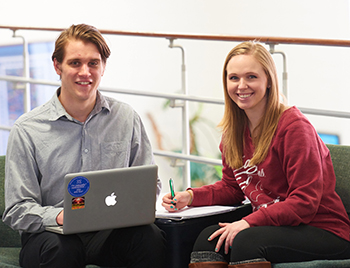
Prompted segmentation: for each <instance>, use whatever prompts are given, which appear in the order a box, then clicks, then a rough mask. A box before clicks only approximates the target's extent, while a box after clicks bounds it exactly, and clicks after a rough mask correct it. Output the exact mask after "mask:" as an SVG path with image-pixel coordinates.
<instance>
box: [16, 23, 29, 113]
mask: <svg viewBox="0 0 350 268" xmlns="http://www.w3.org/2000/svg"><path fill="white" fill-rule="evenodd" d="M13 37H19V38H22V40H23V75H22V76H23V77H24V78H30V71H29V53H28V42H27V40H26V39H25V38H24V37H23V36H17V35H16V30H14V31H13ZM23 101H24V104H23V105H24V112H25V113H26V112H29V111H30V110H31V101H30V84H29V83H25V84H24V96H23Z"/></svg>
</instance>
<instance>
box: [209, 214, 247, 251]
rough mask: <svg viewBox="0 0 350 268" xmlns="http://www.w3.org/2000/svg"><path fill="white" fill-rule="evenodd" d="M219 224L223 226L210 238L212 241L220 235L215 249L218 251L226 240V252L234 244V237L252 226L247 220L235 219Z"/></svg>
mask: <svg viewBox="0 0 350 268" xmlns="http://www.w3.org/2000/svg"><path fill="white" fill-rule="evenodd" d="M219 226H220V227H221V228H220V229H219V230H217V231H215V232H214V233H213V234H212V235H211V236H210V237H209V238H208V240H209V241H211V240H213V239H214V238H215V237H217V236H219V235H220V237H219V240H218V242H217V243H216V247H215V251H216V252H218V251H219V250H220V248H221V246H222V245H223V243H224V242H225V254H227V253H228V250H229V248H230V247H231V246H232V242H233V239H234V238H235V237H236V235H237V234H238V233H239V232H240V231H242V230H244V229H247V228H249V227H250V225H249V223H248V222H246V221H245V220H240V221H235V222H233V223H219Z"/></svg>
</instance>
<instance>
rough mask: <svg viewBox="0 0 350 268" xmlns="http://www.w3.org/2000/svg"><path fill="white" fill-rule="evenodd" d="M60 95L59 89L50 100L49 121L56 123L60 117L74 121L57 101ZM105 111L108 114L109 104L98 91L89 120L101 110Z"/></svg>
mask: <svg viewBox="0 0 350 268" xmlns="http://www.w3.org/2000/svg"><path fill="white" fill-rule="evenodd" d="M60 93H61V88H58V89H57V91H56V93H55V94H54V95H53V97H52V98H51V101H50V103H51V115H50V118H49V120H50V121H56V120H59V119H60V118H62V117H66V118H67V119H68V120H71V121H74V118H73V117H72V116H71V115H70V114H68V113H67V111H66V110H65V109H64V107H63V105H62V104H61V102H60V100H59V99H58V96H59V95H60ZM105 109H106V110H107V111H108V112H109V111H110V110H111V109H110V106H109V103H108V101H107V99H106V97H105V96H103V95H102V94H101V92H100V91H99V90H97V96H96V103H95V107H94V108H93V109H92V111H91V113H90V115H89V118H91V117H92V116H94V115H95V114H98V113H100V112H101V111H103V110H105Z"/></svg>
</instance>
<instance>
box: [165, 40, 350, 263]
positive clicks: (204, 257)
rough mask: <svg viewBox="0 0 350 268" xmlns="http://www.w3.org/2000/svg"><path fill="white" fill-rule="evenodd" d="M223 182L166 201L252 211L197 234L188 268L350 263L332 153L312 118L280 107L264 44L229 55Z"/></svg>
mask: <svg viewBox="0 0 350 268" xmlns="http://www.w3.org/2000/svg"><path fill="white" fill-rule="evenodd" d="M223 84H224V93H225V112H224V117H223V119H222V121H221V123H220V126H221V128H222V133H223V135H222V141H221V144H220V150H221V152H222V163H223V177H222V180H221V181H218V182H216V183H214V184H212V185H206V186H202V187H200V188H190V189H187V190H186V191H184V192H177V193H176V195H175V198H174V199H171V196H170V194H167V195H165V196H164V198H163V206H164V207H165V208H166V209H167V210H169V211H174V210H178V209H181V208H183V207H185V206H187V205H188V206H204V205H231V204H237V203H239V202H242V201H243V200H244V199H245V197H247V198H248V199H249V200H250V201H251V204H252V208H253V212H252V213H251V214H250V215H248V216H246V217H244V218H243V219H241V220H240V221H236V222H233V223H219V224H218V225H215V226H210V227H208V228H206V229H205V230H203V231H202V233H201V234H200V235H199V237H198V239H197V241H196V243H195V245H194V249H193V252H192V254H191V264H190V265H189V267H191V268H194V267H231V268H233V267H271V263H281V262H298V261H307V260H315V259H345V258H350V243H349V239H350V237H349V234H350V222H349V218H348V216H347V214H346V211H345V208H344V206H343V204H342V201H341V199H340V197H339V196H338V195H337V194H336V192H335V190H334V189H335V182H336V181H335V175H334V170H333V165H332V161H331V157H330V154H329V151H328V149H327V147H326V146H325V144H324V143H323V142H322V140H321V139H320V138H319V136H318V134H317V132H316V130H315V129H314V127H313V126H312V125H311V123H310V122H309V121H308V120H307V118H306V117H305V116H304V115H303V114H302V113H301V112H300V111H299V110H298V109H297V108H296V107H287V106H286V105H284V104H283V103H281V101H280V97H281V96H280V94H279V89H278V81H277V74H276V67H275V64H274V61H273V59H272V57H271V55H270V53H269V52H268V51H267V50H266V49H265V48H264V47H263V46H262V45H261V44H259V43H255V42H244V43H241V44H239V45H238V46H236V47H235V48H234V49H232V50H231V51H230V53H229V54H228V56H227V58H226V61H225V64H224V70H223Z"/></svg>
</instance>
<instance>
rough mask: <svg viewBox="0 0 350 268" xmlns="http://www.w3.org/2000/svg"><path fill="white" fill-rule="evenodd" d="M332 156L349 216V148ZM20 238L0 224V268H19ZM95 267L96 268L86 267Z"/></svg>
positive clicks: (302, 265) (334, 265) (282, 267)
mask: <svg viewBox="0 0 350 268" xmlns="http://www.w3.org/2000/svg"><path fill="white" fill-rule="evenodd" d="M327 146H328V148H329V150H330V152H331V156H332V160H333V165H334V171H335V175H336V177H337V185H336V191H337V193H338V194H339V195H340V197H341V198H342V200H343V203H344V206H345V208H346V211H347V213H348V215H350V165H349V164H350V146H343V145H327ZM4 167H5V157H4V156H0V211H1V213H2V212H3V211H4V207H5V204H4V187H3V186H4V176H5V171H4ZM19 251H20V236H19V234H18V233H17V232H16V231H13V230H12V229H11V228H9V227H8V226H6V225H5V224H4V223H3V222H2V221H1V222H0V268H2V267H19V265H18V254H19ZM88 267H96V266H88ZM272 267H273V268H338V267H339V268H340V267H343V268H345V267H350V259H349V260H338V261H309V262H299V263H279V264H273V265H272ZM183 268H185V267H183Z"/></svg>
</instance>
